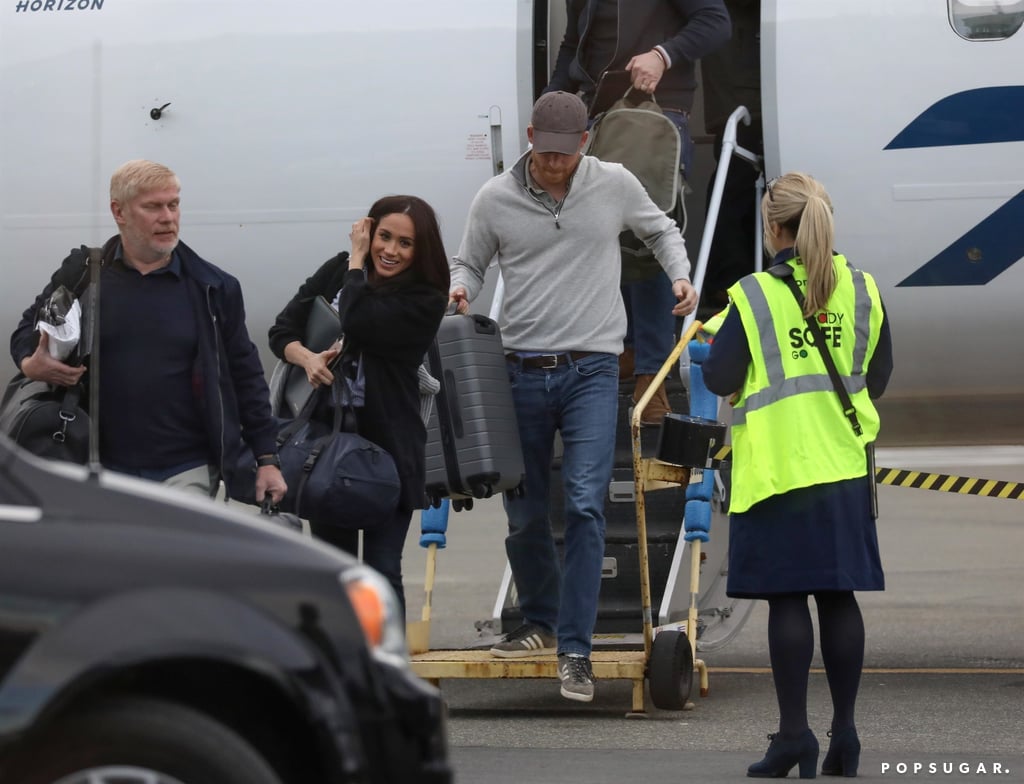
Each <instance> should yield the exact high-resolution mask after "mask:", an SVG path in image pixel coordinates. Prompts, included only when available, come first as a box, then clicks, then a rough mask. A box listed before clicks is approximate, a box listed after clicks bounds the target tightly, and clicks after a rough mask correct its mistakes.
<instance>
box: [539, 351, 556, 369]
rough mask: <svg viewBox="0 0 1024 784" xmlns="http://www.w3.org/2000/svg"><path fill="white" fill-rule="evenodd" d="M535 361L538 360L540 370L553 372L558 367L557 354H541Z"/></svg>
mask: <svg viewBox="0 0 1024 784" xmlns="http://www.w3.org/2000/svg"><path fill="white" fill-rule="evenodd" d="M537 359H538V360H540V361H539V362H538V367H539V368H540V369H541V370H554V369H555V368H556V367H558V354H541V355H540V356H539V357H537ZM548 363H550V364H548Z"/></svg>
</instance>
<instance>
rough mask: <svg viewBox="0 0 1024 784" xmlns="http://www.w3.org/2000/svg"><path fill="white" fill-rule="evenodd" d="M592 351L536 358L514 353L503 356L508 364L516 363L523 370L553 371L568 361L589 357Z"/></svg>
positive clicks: (544, 355)
mask: <svg viewBox="0 0 1024 784" xmlns="http://www.w3.org/2000/svg"><path fill="white" fill-rule="evenodd" d="M593 353H594V352H593V351H564V352H562V353H561V354H541V355H540V356H536V357H524V356H522V355H521V354H517V353H515V352H514V351H513V352H511V353H510V354H506V355H505V359H507V360H508V361H509V362H518V363H519V364H520V365H522V366H523V367H524V368H530V369H532V370H554V369H555V368H556V367H560V366H562V365H568V364H569V362H570V361H572V362H579V361H580V360H581V359H583V358H584V357H589V356H590V355H591V354H593Z"/></svg>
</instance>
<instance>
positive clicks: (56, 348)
mask: <svg viewBox="0 0 1024 784" xmlns="http://www.w3.org/2000/svg"><path fill="white" fill-rule="evenodd" d="M36 329H38V330H39V331H40V332H45V333H46V334H47V335H48V336H49V338H50V356H51V357H53V358H54V359H58V360H60V361H61V362H63V361H64V360H65V359H67V358H68V357H69V356H70V355H71V352H72V351H74V350H75V346H77V345H78V341H79V339H80V338H81V337H82V306H81V305H80V304H79V302H78V300H77V299H76V300H75V301H74V302H73V303H71V307H70V308H69V309H68V312H67V313H65V314H64V317H63V322H62V323H60V324H50V323H49V322H47V321H43V320H40V321H39V323H38V324H36Z"/></svg>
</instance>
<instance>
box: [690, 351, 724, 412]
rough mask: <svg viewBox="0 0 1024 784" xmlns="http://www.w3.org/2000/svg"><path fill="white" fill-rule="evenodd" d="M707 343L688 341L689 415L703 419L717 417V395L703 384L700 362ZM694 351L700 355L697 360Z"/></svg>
mask: <svg viewBox="0 0 1024 784" xmlns="http://www.w3.org/2000/svg"><path fill="white" fill-rule="evenodd" d="M707 349H708V344H707V343H701V342H700V341H697V340H691V341H690V360H691V364H690V416H696V417H703V418H704V419H718V396H717V395H715V394H714V393H712V392H710V391H709V390H708V388H707V387H706V386H704V372H703V370H702V369H701V362H702V361H703V360H704V359H705V358H706V357H707V354H708V352H707ZM694 351H696V352H697V353H698V354H700V355H701V358H700V359H699V360H698V359H696V358H695V357H694Z"/></svg>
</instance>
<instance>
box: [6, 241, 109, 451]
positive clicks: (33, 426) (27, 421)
mask: <svg viewBox="0 0 1024 784" xmlns="http://www.w3.org/2000/svg"><path fill="white" fill-rule="evenodd" d="M85 250H86V251H87V253H88V256H89V284H90V285H89V289H88V303H87V308H86V312H85V313H86V316H87V319H88V321H87V323H85V324H83V328H82V340H81V343H83V344H84V345H79V347H78V348H77V349H76V350H75V352H73V356H75V355H77V356H79V357H81V358H83V359H84V358H86V357H90V360H89V367H90V369H89V373H90V390H92V389H93V388H94V387H96V385H97V383H98V372H99V371H98V361H97V360H98V355H99V345H98V344H99V329H98V318H99V286H100V267H101V264H102V249H100V248H85ZM66 293H67V292H66V290H64V291H56V292H54V296H60V297H64V296H66ZM51 300H53V297H51ZM50 307H51V303H50V302H44V303H43V305H42V308H41V310H42V311H45V310H47V309H49V308H50ZM84 402H85V390H84V387H83V385H82V384H81V383H79V384H75V385H74V386H71V387H58V386H54V385H52V384H47V383H46V382H44V381H33V380H32V379H29V378H26V377H25V376H24V375H23V374H21V373H19V374H18V375H16V376H15V377H14V379H13V380H11V382H10V383H9V384H8V385H7V389H6V390H5V391H4V396H3V400H2V402H0V431H2V432H3V433H5V434H6V435H7V436H8V437H9V438H10V439H11V440H12V441H14V443H16V444H18V445H19V446H21V447H23V448H25V449H27V450H28V451H29V452H31V453H32V454H34V455H37V456H38V457H44V458H48V459H52V460H65V461H68V462H71V463H80V464H85V463H87V462H90V461H92V462H96V463H98V458H91V457H90V449H89V444H90V441H89V433H90V426H89V425H90V421H89V414H88V411H87V407H86V406H85V405H84Z"/></svg>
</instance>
